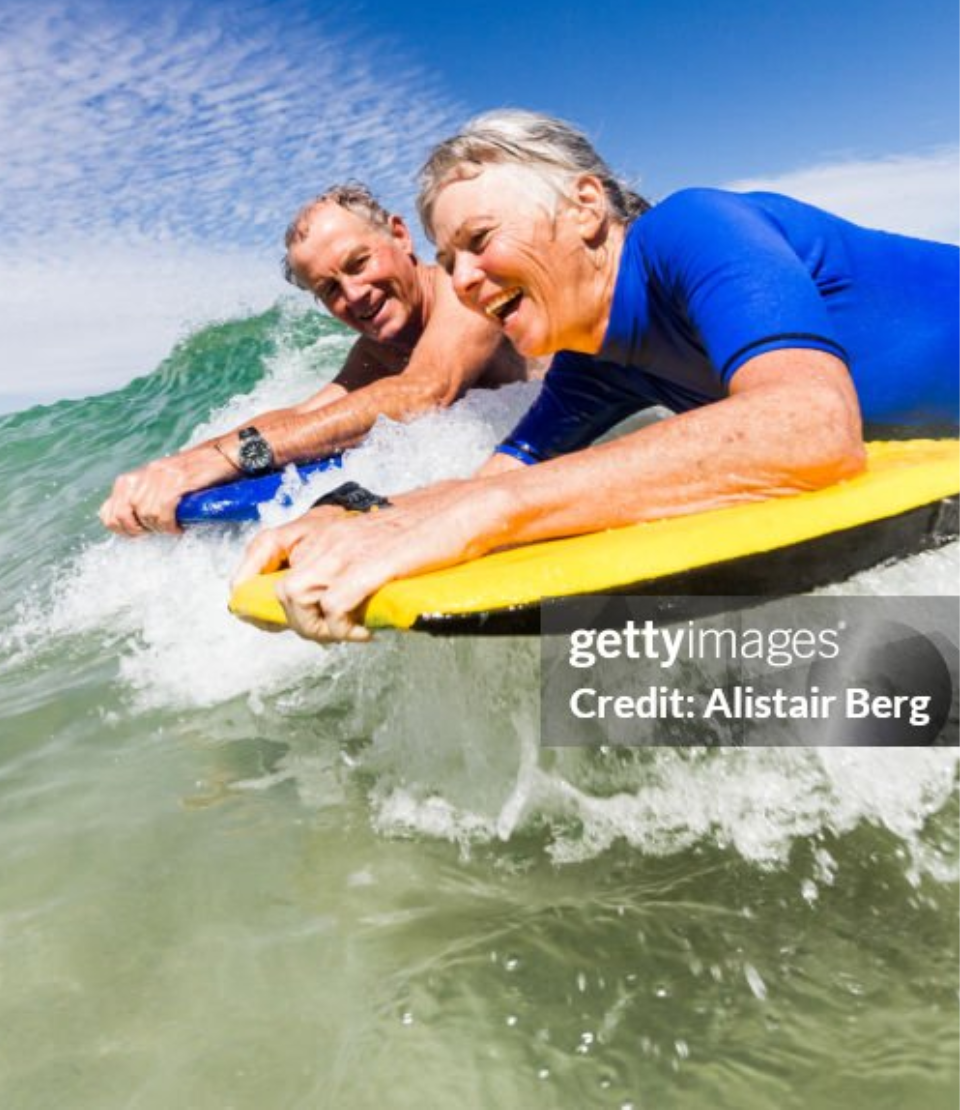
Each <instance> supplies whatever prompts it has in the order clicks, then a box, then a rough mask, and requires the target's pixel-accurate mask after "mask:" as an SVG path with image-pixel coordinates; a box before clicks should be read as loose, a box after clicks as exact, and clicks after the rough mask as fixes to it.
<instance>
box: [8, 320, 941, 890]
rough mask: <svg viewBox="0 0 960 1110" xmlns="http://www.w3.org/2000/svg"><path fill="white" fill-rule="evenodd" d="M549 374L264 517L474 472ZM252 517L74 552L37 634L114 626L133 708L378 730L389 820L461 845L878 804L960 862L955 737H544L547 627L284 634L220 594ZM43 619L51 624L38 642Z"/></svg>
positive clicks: (680, 841) (781, 833) (904, 830)
mask: <svg viewBox="0 0 960 1110" xmlns="http://www.w3.org/2000/svg"><path fill="white" fill-rule="evenodd" d="M338 342H339V341H332V340H323V341H321V343H320V344H319V345H318V346H317V347H316V348H315V349H311V350H310V351H308V352H296V351H292V350H289V351H288V350H284V349H283V348H282V347H281V349H280V351H279V352H278V354H277V356H276V357H275V358H274V360H273V362H272V363H271V364H270V366H269V369H268V374H267V377H266V379H265V380H264V382H263V383H262V384H261V385H260V386H258V387H257V389H256V390H255V391H254V393H252V394H251V395H248V396H245V397H239V398H235V399H234V400H233V401H231V402H230V404H229V405H227V406H225V407H224V408H223V409H222V410H221V411H219V412H217V413H215V414H214V415H213V416H212V418H211V419H210V420H209V421H208V422H206V423H205V424H204V425H203V426H202V427H198V428H197V430H196V438H200V437H202V436H205V435H207V434H209V433H210V432H211V431H215V430H218V429H220V428H224V427H229V426H232V425H235V424H236V423H237V422H238V421H239V420H242V419H244V418H245V417H247V416H249V415H252V414H253V413H254V412H256V411H258V410H259V409H262V408H263V407H266V406H275V405H279V404H284V403H287V402H288V401H289V400H292V399H294V398H295V397H298V396H303V395H304V394H305V393H306V392H307V391H308V390H309V389H310V388H315V387H316V385H317V384H318V383H317V376H318V367H319V373H325V374H327V375H328V376H329V372H330V367H331V366H333V365H335V364H336V362H337V361H338V357H339V355H340V353H341V347H339V346H338V345H337V343H338ZM534 389H535V387H529V386H528V387H511V388H508V389H506V390H501V391H498V392H496V393H483V392H477V393H473V394H471V395H470V397H469V398H467V399H466V400H464V401H463V402H461V403H460V404H458V405H456V406H454V408H453V409H451V410H449V411H448V412H446V413H443V414H436V415H430V416H427V417H424V418H423V419H421V420H418V421H415V422H413V423H411V424H407V425H403V424H396V423H394V422H390V421H381V423H380V424H379V425H378V426H377V428H376V429H375V430H374V433H373V434H372V436H371V437H370V439H369V441H368V442H367V443H366V444H365V445H364V446H362V447H360V448H358V449H356V450H354V451H351V452H349V453H348V454H347V457H346V461H345V466H344V469H343V470H342V471H340V472H338V473H337V474H336V475H333V476H331V475H326V476H322V477H321V478H319V479H317V480H315V481H314V482H311V483H310V486H309V488H308V489H303V490H300V491H299V492H298V493H297V499H298V504H297V507H295V508H294V509H280V508H279V507H278V506H271V507H269V508H268V509H267V510H266V511H265V512H264V514H263V515H264V518H265V519H266V520H267V521H268V522H269V523H276V522H278V521H279V520H281V519H284V518H286V517H288V516H290V515H291V514H292V513H293V512H295V511H296V508H298V507H300V506H301V505H302V503H303V502H304V501H306V500H308V499H312V498H313V497H315V496H316V495H317V493H318V492H320V488H321V486H326V487H329V486H330V485H332V484H333V483H334V482H339V481H343V480H344V479H346V478H353V479H356V480H358V481H361V482H363V483H365V484H368V485H370V486H371V487H373V488H375V489H378V490H383V491H384V492H387V493H392V492H397V491H399V490H402V489H406V488H409V487H410V486H414V485H418V484H421V483H423V482H427V481H432V480H435V479H439V478H443V477H448V476H453V475H459V474H464V473H468V472H469V471H470V470H471V469H472V468H473V467H474V466H476V465H477V464H478V463H479V462H480V461H482V459H483V458H484V457H485V455H486V453H487V452H488V451H489V450H490V448H491V446H492V445H493V444H494V443H495V442H496V440H497V439H498V438H499V437H500V436H501V435H502V434H503V432H504V430H505V429H506V428H508V427H509V426H510V425H511V424H512V422H513V421H514V420H515V419H516V417H517V415H518V414H519V412H520V411H522V410H523V409H524V408H525V407H526V405H527V404H528V403H529V401H530V399H531V397H532V394H533V391H534ZM252 530H253V528H252V526H251V528H249V529H246V530H239V531H232V532H224V531H218V530H209V531H204V530H196V531H194V532H193V533H191V534H189V535H187V536H186V537H184V538H183V539H180V540H174V539H159V538H152V539H150V540H148V541H145V542H140V543H130V542H126V541H122V540H119V539H116V538H106V539H104V540H102V541H99V542H95V543H93V544H92V545H90V546H89V547H88V548H86V549H85V550H84V551H82V552H81V553H80V554H79V555H77V556H76V557H74V559H72V560H71V561H70V562H69V564H68V565H66V566H64V567H63V568H61V571H60V575H59V579H58V582H57V584H56V585H55V587H54V589H53V592H52V594H51V596H50V597H49V598H48V599H47V600H46V601H45V602H37V601H36V600H34V601H33V602H31V603H29V605H28V606H27V608H26V609H25V611H24V613H23V614H22V617H21V622H20V625H21V629H25V628H29V629H30V630H31V637H32V642H33V648H34V649H35V650H37V649H38V648H39V649H42V646H43V643H44V642H45V643H47V644H50V643H51V642H55V641H62V640H71V639H74V638H76V637H81V636H87V635H102V636H109V637H111V638H113V639H115V641H116V642H117V644H118V646H119V653H120V671H119V677H120V681H121V683H122V684H123V685H124V687H125V688H126V690H127V691H128V693H129V695H130V697H131V698H132V700H133V703H134V704H133V709H134V711H137V708H138V707H139V708H140V709H146V708H173V709H187V710H189V709H200V708H203V707H206V706H214V705H217V704H220V703H223V702H225V701H228V700H230V699H233V698H236V697H246V698H247V699H248V701H249V703H250V705H251V707H252V708H253V709H254V710H255V711H257V712H260V713H263V714H266V715H274V714H277V713H279V714H281V715H284V714H287V713H292V714H295V715H296V716H297V717H303V716H304V715H307V716H311V715H312V716H315V717H316V718H317V720H318V721H319V720H321V719H324V720H335V721H336V722H337V723H336V724H335V725H331V730H332V731H331V733H330V735H331V738H332V739H333V740H334V741H336V738H337V737H338V736H344V737H346V736H349V737H358V736H365V737H368V738H369V742H368V743H367V744H366V745H365V746H364V747H362V748H361V749H360V750H359V751H357V752H355V753H354V754H353V755H352V756H351V757H350V762H351V763H352V764H353V765H355V766H356V768H358V769H359V770H361V771H362V773H363V775H364V778H365V780H366V781H369V782H370V783H371V784H372V785H371V787H370V804H371V815H372V820H373V822H374V825H375V827H376V828H377V830H378V831H379V832H380V833H381V834H382V835H385V836H411V835H413V836H427V837H435V838H441V839H447V840H450V841H453V842H455V843H458V844H460V845H461V846H463V847H464V848H465V849H468V848H469V847H470V846H471V845H475V844H477V843H485V842H496V841H498V840H504V839H509V838H510V837H512V836H514V835H516V834H517V833H518V832H520V831H532V830H539V833H540V834H541V835H543V837H544V839H545V841H546V844H547V851H548V852H549V853H550V855H551V856H552V858H553V859H554V860H556V861H557V862H572V861H578V860H583V859H588V858H591V857H593V856H595V855H597V854H598V853H602V852H604V851H606V850H608V849H609V848H610V847H611V846H613V845H615V844H617V843H627V844H629V845H631V846H634V847H636V848H637V849H639V850H642V851H644V852H647V853H653V854H666V853H672V852H676V851H679V850H682V849H684V848H686V847H690V846H691V845H696V844H698V843H703V842H706V843H712V844H720V845H726V846H728V847H729V848H730V849H731V850H734V851H736V852H737V853H739V854H740V855H741V856H742V857H743V858H745V859H749V860H751V861H754V862H756V863H757V864H758V865H760V866H779V865H782V864H783V863H784V862H785V861H786V860H787V859H788V857H789V856H790V853H791V850H792V847H793V845H794V844H795V843H797V841H798V840H807V839H810V838H812V839H813V840H814V841H817V840H819V839H820V838H822V837H824V836H827V835H837V834H843V833H846V832H848V831H850V830H851V829H854V828H855V827H857V826H858V825H859V824H861V823H872V824H875V825H877V826H880V827H882V828H884V829H886V830H888V831H889V832H890V833H891V834H893V835H895V836H897V837H898V838H900V839H901V840H902V842H903V844H904V846H905V847H904V855H905V859H906V861H907V862H906V865H905V866H906V869H907V871H908V873H909V875H910V876H911V877H914V878H916V877H917V876H919V875H920V874H933V875H936V876H937V877H939V878H941V879H948V878H950V877H951V876H952V875H953V874H954V873H955V861H954V860H953V858H952V857H951V856H950V855H949V853H948V852H947V853H945V851H944V850H943V849H942V848H941V847H940V846H939V845H938V844H937V843H935V842H934V841H930V840H929V838H927V837H926V826H927V823H928V822H929V820H930V818H931V817H932V816H933V815H934V814H936V813H937V812H939V811H940V810H941V809H942V808H943V806H944V804H946V802H947V801H948V800H949V798H950V797H951V794H952V793H953V791H954V790H955V785H956V776H957V767H958V756H957V752H956V751H953V750H876V749H874V750H846V749H824V750H822V751H817V750H813V751H809V750H808V751H804V750H778V749H769V750H756V749H755V750H747V751H734V750H726V751H719V752H717V751H711V752H707V751H700V750H696V749H693V750H674V749H664V750H655V751H646V752H642V753H637V752H627V753H623V752H618V751H607V752H604V751H596V750H577V749H567V750H563V751H560V752H545V751H543V750H541V749H540V747H539V735H538V712H539V705H538V700H537V692H538V667H539V654H538V644H537V643H536V641H535V640H518V639H507V640H473V639H462V640H457V639H454V640H435V639H431V638H428V637H418V636H403V635H399V634H387V635H382V636H380V637H379V638H378V640H377V641H376V642H375V643H374V644H372V645H367V646H355V645H350V646H344V647H336V648H319V647H317V646H316V645H312V644H307V643H304V642H302V641H300V640H298V639H297V638H295V637H294V636H292V635H289V634H281V635H277V636H266V635H264V634H263V633H261V632H259V631H256V630H253V629H250V628H248V627H246V626H243V625H242V624H240V623H238V622H237V621H235V620H234V619H233V618H231V617H230V616H229V615H228V614H227V612H226V598H227V589H228V586H227V583H228V578H229V574H230V572H231V570H232V569H233V567H234V565H235V564H236V562H237V560H238V558H239V555H240V551H241V549H242V546H243V544H244V542H245V540H246V539H247V537H248V536H249V534H250V532H251V531H252ZM957 558H958V548H957V546H956V545H953V546H952V547H951V548H947V549H944V550H941V551H938V552H932V553H929V554H926V555H922V556H918V557H916V558H913V559H909V560H904V561H901V562H899V563H896V564H893V565H891V566H888V567H885V568H880V569H877V570H874V571H870V572H868V573H866V574H864V575H860V576H858V578H857V579H855V580H853V581H852V582H848V583H844V584H842V585H841V586H838V587H835V588H834V589H835V592H842V593H853V592H864V593H871V594H881V593H907V594H909V593H914V594H923V593H933V594H937V593H943V594H947V593H950V592H952V591H953V589H954V584H955V581H956V569H957ZM38 608H39V611H38ZM37 628H44V632H43V634H42V636H41V637H39V640H38V637H37V635H36V629H37ZM335 779H336V775H335V774H334V773H333V772H332V770H331V765H330V762H329V760H326V759H320V760H316V759H311V758H309V757H308V756H307V755H305V754H304V753H302V752H298V751H296V750H291V751H290V753H289V754H288V756H287V758H286V760H285V761H284V762H282V763H281V765H280V766H279V767H276V766H275V767H273V768H272V769H271V772H270V777H269V781H266V782H263V783H258V782H257V781H256V780H253V781H247V782H245V783H243V784H242V787H239V788H242V789H247V790H253V789H258V788H259V787H263V788H269V787H270V786H272V785H274V784H275V783H276V782H279V781H288V782H292V783H294V784H295V786H296V788H297V790H298V792H299V795H300V797H301V799H302V801H303V804H305V805H308V806H315V805H328V804H335V799H336V797H337V796H338V794H337V789H338V788H337V787H336V783H335ZM331 798H332V799H334V801H331ZM828 878H829V875H827V879H828ZM824 881H826V879H825V872H824V870H823V867H821V866H820V865H818V866H817V870H816V873H815V874H811V875H810V876H808V877H806V878H805V879H804V882H805V884H806V887H805V889H807V893H808V894H809V897H811V898H812V897H815V891H816V889H817V886H818V884H820V885H822V883H823V882H824Z"/></svg>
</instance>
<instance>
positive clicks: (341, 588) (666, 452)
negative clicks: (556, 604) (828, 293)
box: [237, 349, 865, 640]
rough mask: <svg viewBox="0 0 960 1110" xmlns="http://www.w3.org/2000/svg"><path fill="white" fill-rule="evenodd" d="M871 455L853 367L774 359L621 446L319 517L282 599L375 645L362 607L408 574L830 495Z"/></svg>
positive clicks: (806, 356)
mask: <svg viewBox="0 0 960 1110" xmlns="http://www.w3.org/2000/svg"><path fill="white" fill-rule="evenodd" d="M864 458H865V455H864V450H863V443H862V439H861V435H860V419H859V409H858V405H857V400H856V394H855V392H854V389H853V385H852V383H851V381H850V378H849V375H848V373H847V370H846V367H845V366H844V364H843V363H842V362H841V361H840V360H839V359H836V358H834V357H833V356H832V355H828V354H826V353H824V352H820V351H810V350H792V349H791V350H777V351H771V352H767V353H765V354H763V355H760V356H758V357H757V358H755V359H752V360H751V361H750V362H748V363H746V364H744V366H742V367H741V368H740V370H739V371H738V372H737V373H736V375H735V377H734V379H733V381H732V383H731V390H730V396H729V397H728V398H726V399H725V400H723V401H719V402H716V403H715V404H712V405H707V406H704V407H703V408H701V409H697V410H695V411H693V412H689V413H685V414H683V415H682V416H676V417H672V418H670V419H668V420H664V421H661V422H660V423H658V424H655V425H652V426H650V427H647V428H644V429H642V430H641V431H639V432H634V433H633V434H631V435H628V436H624V437H623V438H621V439H618V440H615V441H613V442H612V443H607V444H603V445H601V446H598V447H592V448H588V449H587V450H585V451H581V452H578V453H576V454H573V455H568V456H566V457H565V458H560V459H555V460H553V461H550V462H545V463H542V464H540V465H538V466H535V467H525V468H513V469H511V470H510V471H508V472H506V473H502V474H497V475H493V476H489V477H479V478H475V479H472V480H468V481H464V482H448V483H445V484H444V485H443V486H442V487H440V488H438V489H437V490H436V492H435V493H434V494H431V491H430V490H424V491H420V493H419V494H418V496H416V497H415V498H413V499H411V500H410V502H409V503H406V504H403V505H399V506H397V507H396V508H395V509H391V510H387V511H384V512H380V513H376V514H371V515H369V516H365V517H348V518H345V519H341V520H337V521H335V522H333V523H329V517H326V518H325V520H326V523H325V522H323V521H319V520H318V522H317V524H316V527H315V528H314V529H312V530H311V531H310V532H309V533H307V532H305V531H301V538H300V541H299V542H298V544H297V546H296V548H295V550H294V552H293V553H292V559H291V561H292V570H291V572H290V574H289V575H287V577H286V578H285V579H284V581H283V582H282V583H281V585H280V587H279V589H278V595H279V596H280V600H281V602H282V604H283V605H284V608H285V610H286V612H287V616H288V619H289V621H290V624H291V626H292V627H293V628H295V629H296V630H297V631H298V632H300V633H301V635H305V636H308V637H309V638H312V639H317V640H327V639H363V638H366V636H367V633H366V631H365V630H364V629H363V628H362V621H361V617H360V614H359V608H360V606H361V605H362V603H363V601H365V600H366V598H368V597H369V596H370V595H371V594H372V593H374V592H375V591H376V590H377V589H379V587H380V586H382V585H384V584H385V583H386V582H389V581H391V580H392V579H394V578H400V577H405V576H408V575H411V574H416V573H421V572H424V571H427V570H433V569H437V568H439V567H442V566H449V565H451V564H453V563H458V562H463V561H465V560H467V559H472V558H476V557H478V556H480V555H483V554H486V553H487V552H489V551H492V550H494V549H496V548H498V547H502V546H505V545H508V544H516V543H529V542H533V541H536V540H545V539H551V538H555V537H558V536H569V535H577V534H581V533H585V532H595V531H600V530H602V529H605V528H615V527H619V526H622V525H626V524H631V523H635V522H637V521H641V520H653V519H657V518H660V517H668V516H680V515H684V514H688V513H693V512H702V511H705V510H708V509H716V508H722V507H724V506H728V505H733V504H737V503H739V502H744V501H757V500H763V499H765V498H768V497H778V496H786V495H790V494H794V493H799V492H802V491H804V490H810V489H817V488H820V487H823V486H828V485H831V484H833V483H835V482H838V481H841V480H842V479H844V478H848V477H852V476H853V475H855V474H856V473H858V472H859V471H860V470H861V469H862V468H863V465H864ZM258 544H259V548H258V546H257V545H258ZM269 545H270V540H269V533H268V534H267V537H266V538H265V539H261V540H258V541H255V543H254V545H253V547H251V549H250V551H249V552H248V556H247V558H246V559H245V560H244V562H243V564H242V565H241V567H240V569H239V571H238V575H237V578H238V579H242V578H245V577H249V576H251V575H252V574H255V573H257V572H258V571H259V570H261V569H262V567H263V566H264V565H265V562H264V561H261V560H262V557H263V555H264V552H265V551H266V549H267V548H268V547H269ZM271 565H274V566H275V565H277V562H276V559H273V561H272V563H271Z"/></svg>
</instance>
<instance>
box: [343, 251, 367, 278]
mask: <svg viewBox="0 0 960 1110" xmlns="http://www.w3.org/2000/svg"><path fill="white" fill-rule="evenodd" d="M369 261H370V255H369V254H361V255H359V256H358V257H357V258H352V259H351V260H350V265H349V266H348V267H347V273H348V274H360V273H363V271H364V270H365V269H366V267H367V263H368V262H369Z"/></svg>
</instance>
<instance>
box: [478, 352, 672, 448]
mask: <svg viewBox="0 0 960 1110" xmlns="http://www.w3.org/2000/svg"><path fill="white" fill-rule="evenodd" d="M639 388H640V387H639V384H638V385H636V386H634V388H633V389H632V390H631V391H630V392H625V390H624V385H623V368H622V367H618V366H614V365H613V364H611V363H607V362H604V361H603V360H601V359H596V358H591V357H590V356H589V355H582V354H576V353H574V352H572V351H561V352H560V353H559V354H557V355H555V356H554V359H553V361H552V362H551V364H550V369H549V370H548V371H547V373H546V376H545V377H544V380H543V388H542V389H541V391H540V394H539V396H538V397H537V399H536V401H534V403H533V405H532V406H531V408H530V409H529V410H528V411H527V412H526V414H525V415H524V416H523V417H522V418H521V420H520V423H519V424H517V426H516V427H515V428H514V429H513V431H512V432H511V433H510V435H508V436H507V438H506V439H505V440H504V441H503V443H501V444H500V446H499V447H498V448H497V451H498V452H500V453H502V454H506V455H511V456H513V457H514V458H517V459H520V460H521V462H525V463H535V462H543V461H544V460H545V459H551V458H554V457H556V456H557V455H564V454H567V453H568V452H570V451H577V450H579V449H580V448H582V447H586V446H587V445H588V444H590V443H593V441H594V440H596V439H598V438H599V437H600V436H602V435H603V434H604V432H607V431H609V430H610V429H611V428H612V427H613V426H614V425H615V424H619V423H620V421H621V420H625V419H626V418H627V417H628V416H630V415H631V414H632V413H635V412H639V411H640V410H641V409H644V408H649V407H650V405H651V404H653V403H654V400H653V399H652V398H649V397H647V396H646V394H644V393H642V392H638V389H639Z"/></svg>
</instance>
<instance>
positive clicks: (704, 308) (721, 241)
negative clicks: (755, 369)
mask: <svg viewBox="0 0 960 1110" xmlns="http://www.w3.org/2000/svg"><path fill="white" fill-rule="evenodd" d="M643 220H644V221H645V222H646V227H645V232H646V236H645V240H646V249H647V251H648V265H650V267H651V269H652V271H653V273H654V274H655V275H656V277H657V279H658V281H659V282H660V284H661V286H662V288H664V290H665V291H666V294H667V296H668V297H670V299H671V300H673V302H674V303H677V304H682V305H683V306H684V309H685V312H686V314H687V316H688V318H689V321H690V323H691V324H692V325H693V327H694V328H695V329H696V331H697V333H698V334H699V336H700V340H701V342H702V344H703V346H704V348H705V350H706V352H707V355H708V357H709V359H710V362H711V364H712V366H713V367H714V369H715V371H716V372H717V373H718V374H719V376H720V379H721V381H722V382H723V384H724V385H728V384H729V382H730V379H731V378H732V377H733V375H734V374H735V373H736V371H737V370H738V369H739V368H740V367H741V366H742V365H743V364H744V363H745V362H747V361H748V360H749V359H751V358H754V357H755V356H756V355H759V354H763V353H764V352H766V351H771V350H777V349H783V348H790V347H804V348H811V349H816V350H823V351H826V352H828V353H829V354H832V355H835V356H836V357H837V358H840V359H842V360H843V361H844V362H847V361H848V359H847V355H846V352H845V351H844V349H843V347H842V346H841V344H840V342H839V341H838V338H837V335H836V331H835V328H834V326H833V324H832V323H831V320H830V317H829V314H828V311H827V307H826V305H825V303H824V300H823V296H822V295H821V293H820V290H819V289H818V287H817V284H816V281H815V279H814V277H813V273H814V272H815V271H816V267H817V263H818V256H821V255H822V254H823V253H824V248H823V247H820V246H818V241H817V240H818V235H819V237H820V240H821V242H822V236H823V232H820V231H818V229H816V228H811V229H810V234H809V235H806V236H805V237H804V239H805V247H804V250H805V253H806V257H804V258H801V257H800V255H799V254H798V252H797V250H795V249H794V247H793V246H792V245H791V242H790V240H789V239H788V237H787V235H786V233H785V231H784V229H783V228H782V227H781V226H780V225H779V224H778V223H777V221H776V219H775V218H774V216H773V215H771V214H770V213H769V212H767V211H766V210H764V209H763V208H762V207H761V206H759V205H757V204H755V203H751V201H750V199H749V197H747V196H742V195H738V194H736V193H725V192H721V191H719V190H713V189H688V190H685V191H683V192H681V193H676V194H674V196H672V197H670V198H669V199H668V200H666V201H664V202H663V203H662V204H660V205H659V206H657V207H656V208H655V209H654V210H653V211H652V212H650V213H648V214H647V215H646V216H644V218H643Z"/></svg>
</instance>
